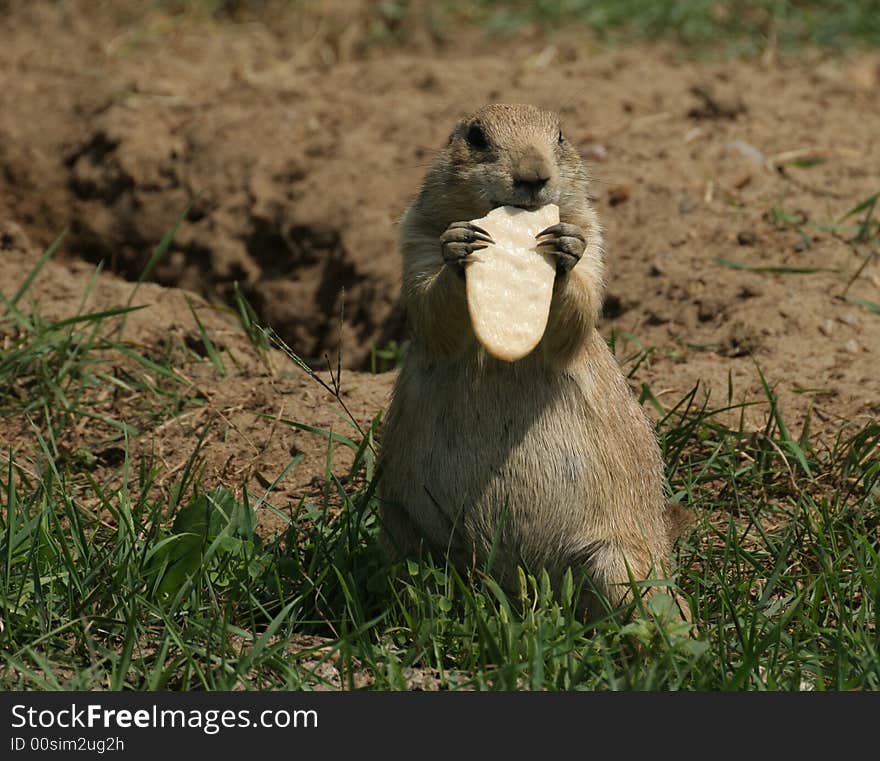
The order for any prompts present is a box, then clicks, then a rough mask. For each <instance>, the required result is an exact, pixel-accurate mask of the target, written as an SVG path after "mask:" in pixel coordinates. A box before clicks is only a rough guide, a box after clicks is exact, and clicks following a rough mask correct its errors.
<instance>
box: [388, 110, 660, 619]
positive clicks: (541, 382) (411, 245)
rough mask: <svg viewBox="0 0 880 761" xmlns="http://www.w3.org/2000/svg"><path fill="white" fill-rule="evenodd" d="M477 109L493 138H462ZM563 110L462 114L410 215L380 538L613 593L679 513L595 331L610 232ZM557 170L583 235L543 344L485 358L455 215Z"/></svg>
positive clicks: (467, 563) (648, 436)
mask: <svg viewBox="0 0 880 761" xmlns="http://www.w3.org/2000/svg"><path fill="white" fill-rule="evenodd" d="M474 123H478V124H479V125H480V126H481V128H482V129H483V131H484V133H485V134H486V136H487V137H488V138H489V142H490V149H489V150H487V151H484V152H482V153H481V154H480V155H479V156H475V153H478V152H475V151H474V150H472V147H471V146H469V144H468V142H467V141H466V139H465V134H466V133H467V130H468V128H469V127H470V126H471V125H472V124H474ZM559 129H560V128H559V120H558V117H557V116H556V115H555V114H552V113H550V112H547V111H542V110H539V109H537V108H534V107H531V106H511V105H492V106H487V107H485V108H483V109H481V110H480V111H478V112H477V113H476V114H474V115H473V116H471V117H469V118H467V119H464V120H462V121H461V122H460V123H459V124H458V125H457V126H456V127H455V129H454V131H453V133H452V136H451V137H450V141H449V144H448V145H447V146H446V147H445V148H444V149H443V150H442V151H440V153H439V155H438V156H437V158H436V160H435V161H434V164H433V167H432V168H431V170H430V171H429V172H428V175H427V177H426V178H425V181H424V185H423V187H422V190H421V192H420V193H419V195H418V196H417V197H416V198H415V200H414V201H413V202H412V204H411V205H410V206H409V208H408V209H407V211H406V214H405V216H404V218H403V221H402V231H401V251H402V254H403V296H404V301H405V304H406V308H407V313H408V319H409V323H410V326H411V329H412V343H411V345H410V348H409V353H408V354H407V357H406V361H405V363H404V366H403V369H402V370H401V372H400V376H399V377H398V379H397V383H396V385H395V388H394V393H393V397H392V402H391V407H390V409H389V412H388V418H387V422H386V426H385V433H384V441H383V450H382V468H383V477H382V483H381V487H380V488H381V496H382V499H383V507H382V521H383V527H384V537H385V543H386V545H387V546H388V547H389V548H391V550H392V551H393V553H394V554H395V555H397V556H405V555H409V554H413V553H416V552H418V551H419V549H420V548H421V547H425V548H427V549H429V550H430V551H431V552H433V553H434V554H436V555H438V556H440V557H448V558H449V559H450V560H451V561H452V563H453V564H454V565H455V566H456V567H457V568H458V569H459V570H461V571H467V570H468V569H470V568H472V567H473V566H474V565H475V564H476V566H477V567H483V565H484V564H485V563H486V562H487V560H488V559H489V558H490V556H491V557H492V558H493V562H492V566H491V572H492V573H493V575H494V576H496V578H499V579H500V580H501V582H502V583H503V584H506V585H507V586H508V587H509V586H511V585H512V584H513V583H515V582H514V580H515V578H516V567H517V565H521V564H523V565H525V566H526V567H528V568H529V569H530V570H532V571H538V570H540V569H541V568H545V569H546V570H547V571H548V572H549V574H550V577H551V579H552V580H553V581H554V583H557V584H558V583H559V581H560V579H561V577H562V575H563V574H564V573H565V570H566V569H567V568H569V567H571V568H573V570H574V572H575V574H576V576H581V575H582V574H586V575H587V576H588V577H589V579H590V580H591V581H592V583H593V584H595V585H596V586H597V587H598V588H599V589H600V590H601V591H602V592H603V593H604V594H605V595H607V596H608V598H609V599H611V600H612V601H613V602H614V603H616V604H620V603H622V602H624V601H625V600H626V598H627V595H628V592H629V586H628V582H629V580H630V578H633V579H648V578H658V577H664V576H665V574H666V573H667V572H668V570H669V563H670V550H671V543H672V537H671V529H672V523H673V521H672V515H671V513H670V512H669V511H668V510H667V499H666V493H665V484H664V478H663V465H662V462H661V458H660V451H659V448H658V446H657V441H656V437H655V434H654V431H653V429H652V427H651V424H650V422H649V421H648V419H647V418H646V417H645V415H644V413H643V412H642V410H641V408H640V407H639V405H638V404H637V403H636V401H635V400H634V399H633V397H632V394H631V392H630V389H629V387H628V386H627V383H626V381H625V379H624V377H623V375H622V374H621V372H620V369H619V367H618V365H617V363H616V361H615V360H614V358H613V356H612V355H611V353H610V352H609V350H608V348H607V346H606V344H605V341H604V340H603V339H602V337H601V336H600V335H599V333H598V332H597V330H596V323H597V319H598V317H599V313H600V308H601V304H602V294H603V289H604V285H603V272H604V264H603V258H604V257H603V250H602V233H601V229H600V226H599V223H598V220H597V218H596V214H595V212H594V210H593V209H592V207H591V206H590V203H589V201H588V177H587V173H586V170H585V169H584V166H583V164H582V162H581V159H580V156H579V155H578V153H577V151H576V150H575V149H574V148H573V147H572V146H571V145H570V144H569V143H568V142H565V141H563V142H562V143H560V142H559V139H558V135H559V134H560V133H559ZM529 173H539V174H542V175H544V176H549V180H548V182H547V185H546V189H545V191H546V195H545V197H542V202H543V203H555V204H557V205H558V206H559V212H560V220H561V221H562V222H566V223H570V224H574V225H577V226H579V227H580V228H581V229H582V230H583V231H584V233H585V234H586V239H587V246H586V250H585V252H584V254H583V256H582V257H581V259H580V261H579V262H578V263H577V265H576V266H575V267H574V268H573V269H572V270H571V272H570V273H569V274H568V275H566V276H560V277H558V278H557V282H556V286H555V289H554V296H553V301H552V304H551V311H550V319H549V323H548V325H547V329H546V332H545V334H544V337H543V339H542V341H541V343H540V344H539V345H538V347H537V348H536V349H535V350H534V351H533V352H532V353H531V354H530V355H529V356H527V357H525V358H523V359H521V360H519V361H517V362H513V363H506V362H501V361H498V360H495V359H493V358H492V357H490V356H489V355H488V354H487V353H486V352H485V351H484V349H483V348H482V347H481V346H480V345H479V344H478V343H477V341H476V339H475V337H474V334H473V331H472V329H471V325H470V319H469V317H468V311H467V303H466V300H465V289H464V281H463V279H462V278H461V276H460V275H459V274H458V273H456V272H455V270H454V268H452V267H450V266H446V265H445V263H444V260H443V258H442V256H441V249H440V243H439V238H440V236H441V234H442V233H443V232H444V230H445V229H446V228H447V227H448V226H449V225H450V224H451V223H453V222H458V221H465V220H473V219H477V218H479V217H482V216H484V215H485V214H486V213H488V212H489V211H490V209H491V208H493V207H494V206H498V205H501V204H504V203H516V191H515V189H514V186H513V178H515V177H522V176H523V175H525V176H528V175H529Z"/></svg>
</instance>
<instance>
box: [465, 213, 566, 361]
mask: <svg viewBox="0 0 880 761" xmlns="http://www.w3.org/2000/svg"><path fill="white" fill-rule="evenodd" d="M472 221H473V223H474V224H475V225H477V226H478V227H482V228H483V229H484V230H485V231H486V232H488V233H489V235H490V236H491V238H492V240H493V241H495V243H494V244H493V245H490V246H488V247H487V248H484V249H482V250H481V251H477V252H475V253H474V254H472V255H471V257H470V261H469V262H468V263H467V265H466V268H465V280H466V289H467V302H468V311H469V312H470V317H471V325H472V326H473V330H474V334H475V335H476V337H477V340H478V341H479V342H480V343H481V344H482V345H483V347H484V348H485V349H486V351H487V352H489V354H490V355H492V356H493V357H495V358H496V359H501V360H504V361H507V362H515V361H516V360H518V359H522V358H523V357H525V356H526V355H527V354H529V353H530V352H531V351H532V349H534V348H535V347H536V346H537V345H538V343H540V341H541V338H542V336H543V335H544V330H545V329H546V327H547V318H548V316H549V314H550V302H551V300H552V298H553V282H554V279H555V277H556V262H555V260H554V258H553V256H552V255H551V254H548V253H545V251H544V249H542V248H538V247H537V244H538V240H537V238H536V237H535V236H536V235H537V234H538V233H539V232H541V231H542V230H545V229H546V228H548V227H550V226H552V225H555V224H557V223H558V222H559V208H558V207H556V206H554V205H553V204H548V205H546V206H542V207H541V208H540V209H538V210H536V211H528V210H526V209H520V208H518V207H516V206H501V207H499V208H497V209H492V211H490V212H489V214H487V215H486V216H485V217H482V218H481V219H475V220H472Z"/></svg>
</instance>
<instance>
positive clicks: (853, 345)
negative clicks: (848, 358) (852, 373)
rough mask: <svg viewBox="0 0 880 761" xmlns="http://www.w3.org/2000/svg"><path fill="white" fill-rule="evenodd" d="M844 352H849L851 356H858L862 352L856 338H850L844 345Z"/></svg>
mask: <svg viewBox="0 0 880 761" xmlns="http://www.w3.org/2000/svg"><path fill="white" fill-rule="evenodd" d="M843 350H844V351H846V352H849V353H850V354H858V353H859V351H860V348H859V345H858V343H857V342H856V340H855V339H854V338H850V339H849V341H847V342H846V343H845V344H844V345H843Z"/></svg>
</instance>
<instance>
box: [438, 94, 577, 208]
mask: <svg viewBox="0 0 880 761" xmlns="http://www.w3.org/2000/svg"><path fill="white" fill-rule="evenodd" d="M439 166H441V167H442V169H443V174H444V175H445V176H444V177H443V187H442V188H441V187H438V186H437V184H436V183H432V182H431V178H430V177H429V178H428V181H427V182H426V190H428V191H429V192H430V194H431V200H432V201H433V202H437V201H438V200H441V199H438V198H437V193H438V192H443V193H446V194H448V196H449V197H446V198H443V199H442V205H443V206H444V207H445V208H447V209H449V215H451V216H453V217H454V216H455V215H456V214H457V213H458V214H461V215H462V218H463V219H473V218H475V217H480V216H483V215H485V214H486V213H488V212H489V211H490V210H492V209H494V208H496V207H498V206H519V207H522V208H524V209H537V208H540V207H541V206H545V205H546V204H549V203H552V204H556V205H557V206H559V207H560V216H561V217H563V218H564V216H565V211H566V209H567V208H570V207H571V206H572V205H577V206H582V205H583V204H585V203H587V176H586V171H585V169H584V167H583V163H582V162H581V158H580V155H579V154H578V152H577V150H576V149H575V147H574V146H573V145H571V144H570V143H569V142H568V140H567V139H566V137H565V134H564V132H563V129H562V125H561V123H560V120H559V117H558V116H557V115H556V114H555V113H553V112H551V111H545V110H543V109H540V108H536V107H535V106H529V105H508V104H500V103H499V104H493V105H489V106H484V107H483V108H481V109H480V110H479V111H476V112H475V113H474V114H472V115H470V116H468V117H467V118H465V119H462V120H461V121H460V122H458V124H456V125H455V128H454V129H453V130H452V134H451V135H450V137H449V143H448V145H447V146H446V148H445V149H444V150H443V151H442V152H441V154H440V157H439ZM450 221H454V220H450Z"/></svg>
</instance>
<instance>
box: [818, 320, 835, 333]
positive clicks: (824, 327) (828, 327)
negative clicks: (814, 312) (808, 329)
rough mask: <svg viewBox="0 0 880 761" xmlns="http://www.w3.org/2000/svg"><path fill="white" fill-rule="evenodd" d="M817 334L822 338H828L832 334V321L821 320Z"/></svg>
mask: <svg viewBox="0 0 880 761" xmlns="http://www.w3.org/2000/svg"><path fill="white" fill-rule="evenodd" d="M819 332H820V333H821V334H822V335H823V336H830V335H831V334H832V333H833V332H834V321H833V320H823V321H822V322H821V323H820V324H819Z"/></svg>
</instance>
